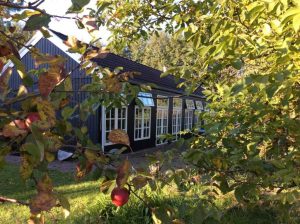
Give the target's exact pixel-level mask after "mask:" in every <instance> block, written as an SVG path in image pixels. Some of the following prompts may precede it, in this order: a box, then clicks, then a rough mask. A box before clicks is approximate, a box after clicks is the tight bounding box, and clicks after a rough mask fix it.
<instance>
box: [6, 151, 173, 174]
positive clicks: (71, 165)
mask: <svg viewBox="0 0 300 224" xmlns="http://www.w3.org/2000/svg"><path fill="white" fill-rule="evenodd" d="M171 147H172V146H171V145H163V146H160V147H155V148H149V149H145V150H140V151H137V152H131V153H127V154H123V155H121V159H125V158H128V159H129V160H130V161H131V163H132V164H133V166H134V167H143V166H144V164H145V163H146V162H147V157H146V155H147V154H153V153H155V152H158V151H166V150H168V149H170V148H171ZM5 159H6V162H8V163H11V164H19V163H20V157H19V156H16V155H9V156H6V158H5ZM76 164H77V160H69V161H58V160H56V161H53V162H52V163H50V164H49V169H52V170H59V171H61V172H64V173H65V172H75V170H76ZM177 165H178V164H177Z"/></svg>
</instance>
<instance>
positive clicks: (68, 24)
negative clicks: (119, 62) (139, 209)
mask: <svg viewBox="0 0 300 224" xmlns="http://www.w3.org/2000/svg"><path fill="white" fill-rule="evenodd" d="M95 5H96V0H91V2H90V4H89V5H88V6H87V7H90V8H95ZM70 6H71V0H45V2H44V3H43V4H41V5H40V6H39V8H42V9H45V10H46V11H47V12H48V13H49V14H53V15H60V16H63V15H65V12H66V11H67V10H68V8H69V7H70ZM86 14H88V12H87V11H84V12H83V13H81V14H80V15H86ZM67 16H69V14H68V15H67ZM70 16H72V15H71V14H70ZM49 28H51V29H53V30H55V31H58V32H61V33H63V34H65V35H68V36H75V37H76V38H77V39H79V40H81V41H83V42H87V43H88V42H90V41H91V39H92V37H91V36H90V35H89V34H88V32H87V31H86V30H85V29H78V27H77V25H76V24H75V21H74V20H70V19H58V18H52V20H51V23H50V24H49ZM98 33H99V37H101V42H102V43H103V44H106V43H107V38H108V37H109V32H108V31H107V30H106V29H105V28H104V27H101V28H100V29H99V32H98ZM97 38H98V37H97Z"/></svg>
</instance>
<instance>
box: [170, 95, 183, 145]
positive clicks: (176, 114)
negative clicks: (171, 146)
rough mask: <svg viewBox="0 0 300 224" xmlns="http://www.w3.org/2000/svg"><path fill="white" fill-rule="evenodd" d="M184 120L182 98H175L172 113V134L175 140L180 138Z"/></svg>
mask: <svg viewBox="0 0 300 224" xmlns="http://www.w3.org/2000/svg"><path fill="white" fill-rule="evenodd" d="M181 121H182V99H179V98H173V113H172V134H173V135H174V136H175V140H177V139H178V137H179V136H178V133H179V132H180V131H181Z"/></svg>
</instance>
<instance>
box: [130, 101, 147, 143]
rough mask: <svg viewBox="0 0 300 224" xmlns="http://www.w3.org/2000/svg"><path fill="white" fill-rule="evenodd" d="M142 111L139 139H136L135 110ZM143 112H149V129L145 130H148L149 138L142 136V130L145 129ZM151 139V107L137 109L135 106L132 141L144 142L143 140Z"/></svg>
mask: <svg viewBox="0 0 300 224" xmlns="http://www.w3.org/2000/svg"><path fill="white" fill-rule="evenodd" d="M137 109H138V110H142V119H141V122H142V124H141V137H140V138H137V137H136V129H137V128H136V121H137V119H136V117H135V115H136V110H137ZM145 110H149V115H150V116H149V127H146V128H149V136H146V137H145V136H144V129H145V119H144V114H145ZM150 137H151V107H139V106H135V108H134V141H140V140H144V139H150Z"/></svg>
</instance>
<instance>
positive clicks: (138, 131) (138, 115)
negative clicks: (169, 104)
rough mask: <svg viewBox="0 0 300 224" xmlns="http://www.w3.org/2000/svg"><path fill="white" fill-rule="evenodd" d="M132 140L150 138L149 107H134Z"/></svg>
mask: <svg viewBox="0 0 300 224" xmlns="http://www.w3.org/2000/svg"><path fill="white" fill-rule="evenodd" d="M134 113H135V119H134V140H142V139H148V138H150V126H151V108H150V107H138V106H136V107H135V111H134Z"/></svg>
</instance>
